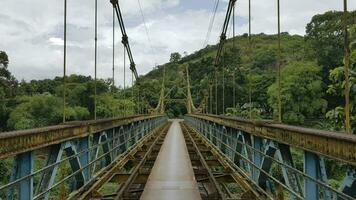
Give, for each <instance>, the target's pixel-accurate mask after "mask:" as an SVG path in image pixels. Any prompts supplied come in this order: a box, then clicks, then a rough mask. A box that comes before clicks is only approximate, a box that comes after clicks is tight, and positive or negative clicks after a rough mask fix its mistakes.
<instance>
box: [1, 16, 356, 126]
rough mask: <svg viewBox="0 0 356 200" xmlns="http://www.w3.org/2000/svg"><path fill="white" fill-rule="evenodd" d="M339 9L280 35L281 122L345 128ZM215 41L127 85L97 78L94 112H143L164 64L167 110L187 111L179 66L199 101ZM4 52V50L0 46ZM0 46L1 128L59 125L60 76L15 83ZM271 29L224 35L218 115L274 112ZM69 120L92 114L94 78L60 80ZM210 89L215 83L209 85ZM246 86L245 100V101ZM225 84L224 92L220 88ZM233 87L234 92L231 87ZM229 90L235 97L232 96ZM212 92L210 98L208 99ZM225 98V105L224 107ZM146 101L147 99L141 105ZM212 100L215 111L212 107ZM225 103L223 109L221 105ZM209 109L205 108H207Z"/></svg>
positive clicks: (355, 44)
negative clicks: (297, 30) (299, 30)
mask: <svg viewBox="0 0 356 200" xmlns="http://www.w3.org/2000/svg"><path fill="white" fill-rule="evenodd" d="M341 16H342V13H341V12H332V11H330V12H327V13H324V14H320V15H316V16H314V17H313V18H312V20H311V22H310V23H308V24H307V26H306V35H305V36H300V35H290V34H288V33H287V32H284V33H282V36H281V42H282V55H281V58H282V62H281V64H282V72H281V77H282V78H281V82H282V88H281V94H282V106H283V121H284V122H285V123H289V124H295V125H303V126H312V127H316V128H322V129H330V130H338V131H340V130H343V129H344V108H343V106H344V96H343V90H344V64H343V63H344V62H343V61H344V43H343V32H342V24H341V23H342V22H341V20H340V19H341ZM349 19H350V21H349V24H350V26H349V27H350V28H349V33H350V41H351V43H350V49H351V75H350V81H351V95H350V96H351V104H352V107H351V109H352V123H353V125H352V127H353V128H354V130H353V131H354V132H355V127H356V109H354V105H355V102H356V85H355V83H356V71H355V69H356V64H355V63H356V25H355V24H356V11H354V12H352V13H350V17H349ZM216 50H217V46H216V45H209V46H207V47H205V48H204V49H201V50H199V51H197V52H195V53H192V54H190V55H185V56H183V57H182V56H181V55H180V54H179V53H172V54H171V59H170V61H169V62H168V63H166V64H164V65H160V66H157V67H155V69H154V70H152V71H151V72H149V73H148V74H147V75H144V76H141V77H140V79H139V81H138V82H137V83H139V84H137V83H136V84H135V85H134V86H133V87H129V88H128V89H125V90H124V89H123V88H117V87H112V80H111V79H107V80H98V81H97V92H98V98H97V115H98V117H99V118H107V117H116V116H124V115H130V114H133V113H144V112H147V109H148V108H153V107H155V106H156V104H157V101H158V98H159V90H160V87H161V81H162V77H163V76H162V75H163V69H165V86H166V95H167V98H166V110H167V114H168V115H169V116H170V117H179V116H182V115H184V114H185V113H186V109H185V102H184V98H185V93H186V78H185V73H186V72H185V66H188V68H189V75H190V82H191V90H192V95H193V100H194V103H195V104H196V105H199V103H200V102H202V100H203V98H204V96H206V95H207V94H208V93H209V91H210V89H209V87H211V84H212V83H213V81H214V79H215V67H214V65H213V63H214V62H213V61H214V58H215V54H216ZM5 51H6V50H5ZM5 51H1V52H0V62H1V63H0V131H9V130H18V129H26V128H33V127H41V126H47V125H52V124H58V123H60V122H61V121H62V110H63V104H62V96H63V91H64V90H63V84H62V83H63V79H62V78H61V77H56V78H54V79H45V80H31V81H24V80H22V81H19V80H17V79H16V78H15V77H14V76H13V75H12V74H11V55H7V54H6V52H5ZM277 53H278V40H277V35H267V34H264V33H260V34H254V35H252V40H251V46H250V45H249V38H248V35H247V34H243V35H240V36H237V37H235V38H230V39H228V40H227V41H226V44H225V46H224V49H223V57H222V61H221V66H220V67H219V69H218V75H217V80H218V86H217V90H218V105H217V108H218V109H217V114H223V113H225V114H226V115H232V116H239V117H243V118H247V117H248V116H249V109H250V108H251V110H252V117H253V118H256V119H262V118H263V119H274V118H275V117H276V111H277V93H278V91H277V85H276V73H277V71H276V69H277V64H278V55H277ZM66 82H67V90H66V94H65V95H66V98H67V104H66V109H65V112H66V116H67V120H68V121H73V120H86V119H92V118H93V116H94V100H93V94H94V85H95V82H94V80H93V78H92V77H86V76H81V75H71V76H69V77H67V78H66ZM212 89H213V92H212V94H213V95H214V94H215V87H212ZM249 89H251V94H252V95H251V97H252V99H251V102H252V103H251V104H250V103H249ZM223 90H224V94H225V95H224V96H223V93H222V91H223ZM234 91H235V92H234ZM233 94H235V96H234V95H233ZM214 98H215V97H214ZM223 99H224V105H223ZM144 102H147V103H148V104H146V103H144ZM214 103H215V102H213V106H212V107H213V108H214V109H213V112H214V113H215V112H216V111H215V104H214ZM223 106H224V107H223ZM210 109H211V108H209V107H208V110H210Z"/></svg>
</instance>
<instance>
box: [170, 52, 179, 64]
mask: <svg viewBox="0 0 356 200" xmlns="http://www.w3.org/2000/svg"><path fill="white" fill-rule="evenodd" d="M181 59H182V56H181V55H180V54H179V53H178V52H174V53H171V58H170V59H169V62H172V63H177V62H179V61H180V60H181Z"/></svg>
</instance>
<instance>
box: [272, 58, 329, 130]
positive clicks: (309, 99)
mask: <svg viewBox="0 0 356 200" xmlns="http://www.w3.org/2000/svg"><path fill="white" fill-rule="evenodd" d="M281 84H282V88H281V95H282V96H281V98H282V108H283V121H284V122H287V123H294V124H302V123H303V122H304V121H305V119H308V118H318V117H320V116H322V113H325V109H326V106H327V102H326V100H325V99H323V98H322V97H323V87H322V84H323V82H322V78H321V76H320V68H319V67H318V66H317V65H316V64H314V63H305V62H293V63H290V64H288V65H287V66H286V67H285V68H284V69H283V70H282V74H281ZM268 96H269V99H268V103H269V104H270V106H271V107H272V108H273V109H274V114H275V115H276V114H277V113H278V109H277V105H278V104H277V102H278V101H277V97H278V87H277V84H276V83H274V84H273V85H271V86H270V87H269V88H268Z"/></svg>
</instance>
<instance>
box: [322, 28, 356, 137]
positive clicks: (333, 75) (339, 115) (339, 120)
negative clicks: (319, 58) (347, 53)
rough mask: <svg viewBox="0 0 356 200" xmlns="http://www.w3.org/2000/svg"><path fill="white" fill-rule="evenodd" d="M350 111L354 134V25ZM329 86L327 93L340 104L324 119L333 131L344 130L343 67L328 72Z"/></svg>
mask: <svg viewBox="0 0 356 200" xmlns="http://www.w3.org/2000/svg"><path fill="white" fill-rule="evenodd" d="M349 31H350V41H351V43H350V50H351V57H350V61H351V62H350V63H351V66H350V78H349V80H350V109H351V127H352V129H353V130H352V131H353V132H356V109H355V104H356V25H354V26H351V27H350V29H349ZM329 80H330V84H329V85H328V90H327V93H328V94H330V95H332V96H334V97H336V98H337V99H339V101H338V102H341V103H340V104H339V105H336V106H335V108H332V109H330V110H329V111H328V112H327V113H326V117H327V118H328V119H329V120H330V121H331V124H332V126H331V128H332V129H334V130H339V131H341V130H344V128H345V124H344V123H345V113H344V103H343V102H344V90H345V74H344V66H341V67H337V68H335V69H332V70H330V73H329Z"/></svg>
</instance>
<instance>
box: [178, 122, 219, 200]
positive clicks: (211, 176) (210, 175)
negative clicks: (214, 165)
mask: <svg viewBox="0 0 356 200" xmlns="http://www.w3.org/2000/svg"><path fill="white" fill-rule="evenodd" d="M180 124H181V127H182V128H183V129H184V131H183V133H186V134H187V136H188V137H189V139H190V141H191V142H192V144H193V147H194V149H195V152H196V153H197V154H198V157H199V160H200V162H201V163H202V165H203V167H204V168H205V169H206V170H207V172H208V175H209V180H210V182H211V183H213V184H214V186H215V188H216V191H217V192H218V194H219V196H220V198H221V199H222V200H226V197H225V195H224V193H223V192H222V190H221V188H220V186H219V183H218V182H217V181H216V179H215V177H214V174H213V172H212V171H211V169H210V167H209V165H208V164H207V162H206V161H205V159H204V156H203V154H202V153H201V152H200V150H199V147H198V146H197V144H196V143H195V141H194V139H193V137H192V136H191V134H190V133H189V130H188V129H187V127H185V126H184V125H182V123H180Z"/></svg>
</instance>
